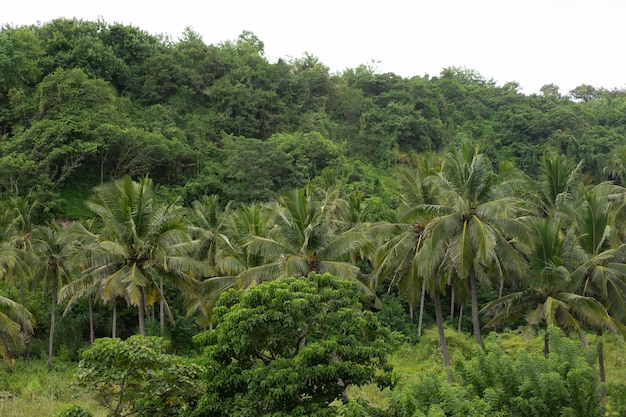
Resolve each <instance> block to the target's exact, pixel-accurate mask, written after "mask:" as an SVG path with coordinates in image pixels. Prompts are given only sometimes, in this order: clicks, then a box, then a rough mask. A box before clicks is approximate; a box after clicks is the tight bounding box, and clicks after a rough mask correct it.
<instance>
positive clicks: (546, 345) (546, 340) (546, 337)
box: [543, 327, 550, 358]
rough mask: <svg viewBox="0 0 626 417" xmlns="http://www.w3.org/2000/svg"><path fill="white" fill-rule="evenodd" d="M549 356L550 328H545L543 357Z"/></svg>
mask: <svg viewBox="0 0 626 417" xmlns="http://www.w3.org/2000/svg"><path fill="white" fill-rule="evenodd" d="M549 355H550V328H549V327H546V333H545V334H544V335H543V357H544V358H547V357H548V356H549Z"/></svg>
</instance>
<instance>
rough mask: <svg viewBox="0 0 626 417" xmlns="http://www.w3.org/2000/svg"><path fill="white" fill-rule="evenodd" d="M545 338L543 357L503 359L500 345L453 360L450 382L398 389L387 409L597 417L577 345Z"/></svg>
mask: <svg viewBox="0 0 626 417" xmlns="http://www.w3.org/2000/svg"><path fill="white" fill-rule="evenodd" d="M550 336H551V337H550V340H551V353H550V356H549V357H548V358H545V357H544V356H543V355H542V354H541V353H540V352H537V353H529V352H527V351H525V350H518V351H517V352H514V353H512V354H507V353H505V351H504V348H502V346H500V345H496V346H491V347H490V350H489V351H488V352H486V351H485V350H482V349H480V348H478V347H475V348H474V354H473V357H472V358H471V359H468V360H458V361H456V363H455V365H454V382H453V383H448V382H446V377H445V374H444V373H440V372H430V373H427V374H426V375H424V376H423V377H422V378H421V379H420V380H419V381H411V382H409V383H406V384H399V385H400V388H398V389H396V391H394V393H393V397H392V407H391V408H392V409H393V410H394V412H395V413H396V415H397V416H399V417H412V416H424V417H432V416H436V415H445V416H485V415H489V416H502V417H506V416H511V417H513V416H515V417H544V416H545V417H551V416H571V417H599V416H600V415H601V414H602V407H601V404H600V401H599V398H600V391H599V387H600V385H599V383H598V379H597V376H596V374H595V372H594V370H593V368H592V367H591V366H590V365H589V363H588V362H587V360H586V358H585V355H584V353H583V352H582V351H581V349H580V346H579V345H577V344H576V343H575V342H573V341H571V340H569V339H567V338H565V337H563V336H562V335H561V334H560V332H558V331H556V330H554V331H551V335H550ZM618 396H619V395H618Z"/></svg>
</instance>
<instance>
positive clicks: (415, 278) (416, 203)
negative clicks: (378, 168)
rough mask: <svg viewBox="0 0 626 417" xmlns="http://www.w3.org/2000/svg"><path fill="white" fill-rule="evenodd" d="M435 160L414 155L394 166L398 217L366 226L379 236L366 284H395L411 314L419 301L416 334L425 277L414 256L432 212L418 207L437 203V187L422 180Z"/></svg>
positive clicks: (421, 241)
mask: <svg viewBox="0 0 626 417" xmlns="http://www.w3.org/2000/svg"><path fill="white" fill-rule="evenodd" d="M435 161H436V158H434V155H424V156H422V157H418V156H415V157H414V158H413V159H412V161H411V165H406V166H402V167H400V168H398V170H397V175H398V178H399V180H400V185H401V193H400V199H401V202H402V203H401V205H400V207H399V209H398V217H399V219H398V221H397V222H393V223H392V222H382V223H377V224H373V225H372V226H371V227H370V230H371V231H372V233H373V235H374V236H376V237H377V239H379V240H383V243H381V244H380V245H379V247H378V250H377V251H376V256H375V258H374V262H373V266H374V267H373V270H372V273H371V275H370V284H371V285H372V286H374V287H376V286H379V285H381V284H382V283H383V282H384V281H388V283H389V290H391V288H392V287H393V286H394V285H395V286H397V287H398V289H399V293H400V296H402V297H404V298H405V299H406V300H407V301H408V303H409V313H410V315H411V317H412V316H413V309H414V306H415V305H416V304H417V303H418V302H419V305H420V307H419V320H418V336H421V328H422V318H423V312H424V297H425V295H426V290H427V281H426V279H424V277H423V276H422V275H420V274H419V272H418V265H417V263H416V259H417V255H418V252H419V251H420V249H421V248H422V247H423V244H424V237H425V233H424V232H425V229H426V226H427V225H428V223H429V222H430V221H431V220H432V218H433V216H432V213H429V212H428V211H425V210H419V208H420V207H422V206H424V205H434V204H436V203H437V198H438V195H437V189H436V188H433V187H431V186H429V185H432V183H430V184H427V183H426V182H425V181H424V180H425V178H427V177H428V176H429V175H433V174H435V165H436V162H435ZM439 197H440V196H439Z"/></svg>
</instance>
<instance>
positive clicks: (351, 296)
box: [194, 274, 391, 417]
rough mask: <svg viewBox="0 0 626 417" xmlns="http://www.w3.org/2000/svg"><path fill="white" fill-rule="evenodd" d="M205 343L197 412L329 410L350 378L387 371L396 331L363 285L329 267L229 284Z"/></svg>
mask: <svg viewBox="0 0 626 417" xmlns="http://www.w3.org/2000/svg"><path fill="white" fill-rule="evenodd" d="M215 321H216V326H217V327H216V329H215V330H209V331H207V332H205V333H201V334H199V335H198V336H196V338H195V339H196V341H198V342H199V343H201V344H202V345H206V346H207V348H206V350H205V351H206V356H207V359H208V362H207V365H208V369H210V371H209V373H208V377H207V381H208V385H209V389H208V394H207V395H206V396H205V397H204V398H202V400H201V401H200V403H199V406H198V408H197V409H196V411H195V413H194V415H197V416H242V417H243V416H250V415H255V416H265V415H272V416H279V415H280V416H296V415H298V416H330V415H334V412H333V411H332V408H329V407H328V406H329V405H330V404H331V403H332V402H333V401H335V400H338V399H340V398H342V397H343V398H344V401H345V402H347V401H348V398H347V393H346V392H345V391H346V389H347V388H348V387H349V386H351V385H357V386H358V385H363V384H366V383H370V382H374V381H378V382H380V383H381V384H385V383H388V381H387V382H385V381H386V380H388V379H389V371H390V367H389V366H388V365H387V361H386V356H387V355H388V354H389V353H390V352H391V345H390V342H391V339H390V338H389V334H388V333H387V332H386V331H385V329H384V328H383V327H382V326H381V325H380V324H379V323H378V320H377V319H376V317H375V316H374V314H373V313H372V312H370V311H363V310H362V307H361V303H360V301H359V290H358V286H357V285H356V284H353V283H349V282H342V281H339V280H337V279H336V278H334V277H332V276H330V275H328V274H325V275H316V274H311V275H309V276H308V277H304V278H287V279H283V280H279V281H272V282H268V283H265V284H262V285H259V286H258V287H254V288H251V289H249V290H230V291H228V292H226V293H224V294H223V295H222V297H221V298H220V300H219V302H218V304H217V306H216V307H215Z"/></svg>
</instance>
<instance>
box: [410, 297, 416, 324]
mask: <svg viewBox="0 0 626 417" xmlns="http://www.w3.org/2000/svg"><path fill="white" fill-rule="evenodd" d="M413 310H415V309H414V308H413V303H412V302H410V301H409V318H410V319H411V321H413V316H414V314H413Z"/></svg>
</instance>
